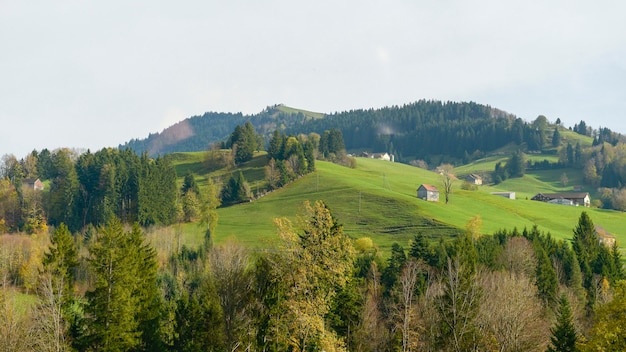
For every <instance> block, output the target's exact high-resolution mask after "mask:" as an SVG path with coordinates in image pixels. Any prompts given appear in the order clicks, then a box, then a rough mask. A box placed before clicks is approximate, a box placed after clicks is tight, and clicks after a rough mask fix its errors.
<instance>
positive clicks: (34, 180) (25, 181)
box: [22, 178, 41, 185]
mask: <svg viewBox="0 0 626 352" xmlns="http://www.w3.org/2000/svg"><path fill="white" fill-rule="evenodd" d="M37 181H39V179H38V178H25V179H23V180H22V183H27V184H29V185H32V184H34V183H35V182H37ZM40 182H41V181H40Z"/></svg>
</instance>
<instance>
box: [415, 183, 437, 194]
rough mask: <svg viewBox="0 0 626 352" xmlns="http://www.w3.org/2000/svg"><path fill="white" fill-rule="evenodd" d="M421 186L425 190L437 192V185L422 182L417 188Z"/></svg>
mask: <svg viewBox="0 0 626 352" xmlns="http://www.w3.org/2000/svg"><path fill="white" fill-rule="evenodd" d="M422 187H423V188H424V189H425V190H427V191H432V192H439V190H438V189H437V187H435V186H433V185H427V184H425V183H422V184H421V185H420V186H419V188H418V190H419V189H420V188H422Z"/></svg>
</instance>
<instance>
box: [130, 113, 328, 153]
mask: <svg viewBox="0 0 626 352" xmlns="http://www.w3.org/2000/svg"><path fill="white" fill-rule="evenodd" d="M323 117H324V114H321V113H316V112H311V111H306V110H300V109H295V108H290V107H288V106H284V105H274V106H272V107H267V108H266V109H265V110H263V111H262V112H260V113H258V114H255V115H243V114H241V113H218V112H207V113H204V114H203V115H198V116H192V117H189V118H187V119H185V120H183V121H180V122H178V123H176V124H174V125H172V126H170V127H168V128H166V129H164V130H163V131H161V132H159V133H154V134H150V135H149V136H148V137H147V138H143V139H133V140H131V141H128V142H126V143H124V144H122V145H120V146H119V148H120V149H126V148H130V149H132V150H134V151H135V152H137V153H144V152H147V153H148V154H149V155H152V156H155V155H164V154H170V153H175V152H195V151H203V150H208V149H209V148H210V146H211V144H212V143H217V142H221V141H224V140H226V139H227V138H228V136H229V135H230V133H231V132H232V131H233V130H234V129H235V127H236V126H237V125H243V124H244V123H245V122H246V121H250V122H251V123H252V124H253V126H254V128H255V129H256V131H257V132H258V133H260V134H261V135H264V136H265V137H267V139H269V135H270V134H271V133H272V132H274V131H275V130H277V129H285V128H287V126H291V125H293V124H297V123H303V122H306V121H308V120H315V119H320V118H323Z"/></svg>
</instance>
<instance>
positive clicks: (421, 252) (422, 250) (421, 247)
mask: <svg viewBox="0 0 626 352" xmlns="http://www.w3.org/2000/svg"><path fill="white" fill-rule="evenodd" d="M409 256H411V257H413V258H415V259H417V260H419V259H421V260H423V261H424V262H425V263H428V262H430V259H431V257H432V250H431V248H430V244H429V243H428V240H427V239H426V236H424V234H423V233H421V232H418V233H417V234H416V235H415V236H414V237H413V241H412V242H411V249H410V250H409Z"/></svg>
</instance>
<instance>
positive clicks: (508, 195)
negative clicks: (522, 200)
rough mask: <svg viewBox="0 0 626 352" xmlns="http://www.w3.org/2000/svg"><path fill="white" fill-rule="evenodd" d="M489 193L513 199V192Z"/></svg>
mask: <svg viewBox="0 0 626 352" xmlns="http://www.w3.org/2000/svg"><path fill="white" fill-rule="evenodd" d="M491 194H493V195H494V196H500V197H504V198H508V199H515V192H491Z"/></svg>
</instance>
